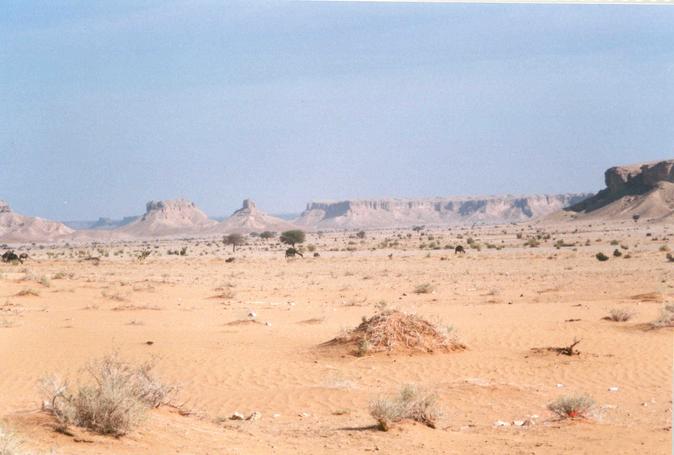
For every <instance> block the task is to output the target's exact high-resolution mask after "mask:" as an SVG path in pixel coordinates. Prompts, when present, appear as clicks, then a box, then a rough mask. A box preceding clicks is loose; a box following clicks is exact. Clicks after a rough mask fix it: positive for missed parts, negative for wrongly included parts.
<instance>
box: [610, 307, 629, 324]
mask: <svg viewBox="0 0 674 455" xmlns="http://www.w3.org/2000/svg"><path fill="white" fill-rule="evenodd" d="M633 316H634V312H633V311H631V310H626V309H624V308H613V309H612V310H611V311H609V313H608V316H607V317H606V319H608V320H610V321H615V322H625V321H629V320H630V319H632V317H633Z"/></svg>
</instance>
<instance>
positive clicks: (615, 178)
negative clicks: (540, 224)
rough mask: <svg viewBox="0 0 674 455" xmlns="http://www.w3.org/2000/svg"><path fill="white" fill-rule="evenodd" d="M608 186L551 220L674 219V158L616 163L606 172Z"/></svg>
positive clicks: (665, 220)
mask: <svg viewBox="0 0 674 455" xmlns="http://www.w3.org/2000/svg"><path fill="white" fill-rule="evenodd" d="M604 181H605V182H606V188H604V189H603V190H601V191H599V192H598V193H597V194H596V195H595V196H593V197H591V198H588V199H586V200H584V201H582V202H580V203H578V204H574V205H572V206H570V207H568V208H567V209H565V211H564V213H560V214H555V215H554V216H553V217H551V220H558V219H559V220H563V219H568V218H569V217H570V219H572V220H584V219H588V220H590V219H598V220H603V221H609V220H629V219H635V220H638V219H642V220H652V221H657V222H668V221H671V220H673V219H674V159H669V160H662V161H653V162H649V163H639V164H632V165H628V166H615V167H612V168H610V169H607V170H606V172H605V173H604Z"/></svg>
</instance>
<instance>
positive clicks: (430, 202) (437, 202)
mask: <svg viewBox="0 0 674 455" xmlns="http://www.w3.org/2000/svg"><path fill="white" fill-rule="evenodd" d="M589 196H590V195H589V194H557V195H536V196H486V197H471V196H467V197H447V198H433V199H381V200H357V201H340V202H311V203H309V204H308V205H307V209H306V210H305V211H304V212H303V213H302V215H301V216H300V217H299V218H298V219H297V220H295V224H297V225H299V226H302V227H305V228H308V229H373V228H389V227H405V226H412V225H420V224H428V225H444V224H460V223H476V222H481V223H510V222H520V221H527V220H531V219H534V218H538V217H541V216H545V215H549V214H550V213H553V212H555V211H558V210H561V209H562V208H564V207H567V206H569V205H573V204H576V203H578V202H580V201H582V200H583V199H585V198H587V197H589Z"/></svg>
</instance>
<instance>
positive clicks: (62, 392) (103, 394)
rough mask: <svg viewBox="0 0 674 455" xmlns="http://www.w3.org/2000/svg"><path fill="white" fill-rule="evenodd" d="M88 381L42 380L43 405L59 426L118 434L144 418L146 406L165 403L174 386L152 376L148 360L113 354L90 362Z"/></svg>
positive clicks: (52, 378) (127, 430)
mask: <svg viewBox="0 0 674 455" xmlns="http://www.w3.org/2000/svg"><path fill="white" fill-rule="evenodd" d="M86 372H87V373H88V375H89V382H88V383H85V384H78V385H77V386H76V387H75V388H71V387H70V386H69V385H68V383H67V382H65V381H61V380H59V379H58V378H57V377H54V376H52V377H49V378H45V379H43V380H42V384H41V385H42V390H43V393H44V394H45V405H44V407H45V409H47V410H48V411H50V412H51V413H52V414H53V415H54V417H56V419H57V420H58V423H59V429H61V430H64V431H65V430H66V429H67V428H68V427H69V426H70V425H76V426H80V427H84V428H87V429H89V430H92V431H95V432H97V433H101V434H109V435H114V436H121V435H124V434H126V433H128V432H129V431H130V430H131V429H133V428H134V427H135V426H136V425H138V424H139V423H140V422H141V421H142V420H143V418H144V416H145V413H146V411H147V410H148V409H150V408H155V407H158V406H159V405H161V404H163V403H166V402H167V400H168V398H169V395H170V394H171V393H173V392H174V391H175V387H173V386H167V385H165V384H163V383H161V382H159V381H158V380H156V379H155V378H154V376H153V375H152V364H150V363H144V364H141V365H139V366H134V365H131V364H128V363H125V362H123V361H121V360H119V358H118V356H117V355H116V354H112V355H108V356H105V357H103V358H102V359H100V360H97V361H94V362H91V363H90V364H89V365H88V367H87V368H86Z"/></svg>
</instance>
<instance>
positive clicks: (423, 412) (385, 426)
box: [370, 385, 440, 431]
mask: <svg viewBox="0 0 674 455" xmlns="http://www.w3.org/2000/svg"><path fill="white" fill-rule="evenodd" d="M370 415H371V416H372V417H374V419H375V420H376V421H377V425H378V426H379V429H380V430H382V431H388V430H389V429H390V428H391V425H393V424H395V423H399V422H401V421H403V420H413V421H415V422H420V423H423V424H424V425H426V426H429V427H431V428H435V426H436V423H437V420H438V418H439V417H440V411H439V409H438V405H437V396H436V395H435V394H433V393H428V392H425V391H423V390H421V389H419V388H418V387H416V386H413V385H406V386H404V387H403V388H402V389H401V390H400V392H399V393H398V395H397V396H395V397H392V398H381V399H378V400H375V401H373V402H372V403H370Z"/></svg>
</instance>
